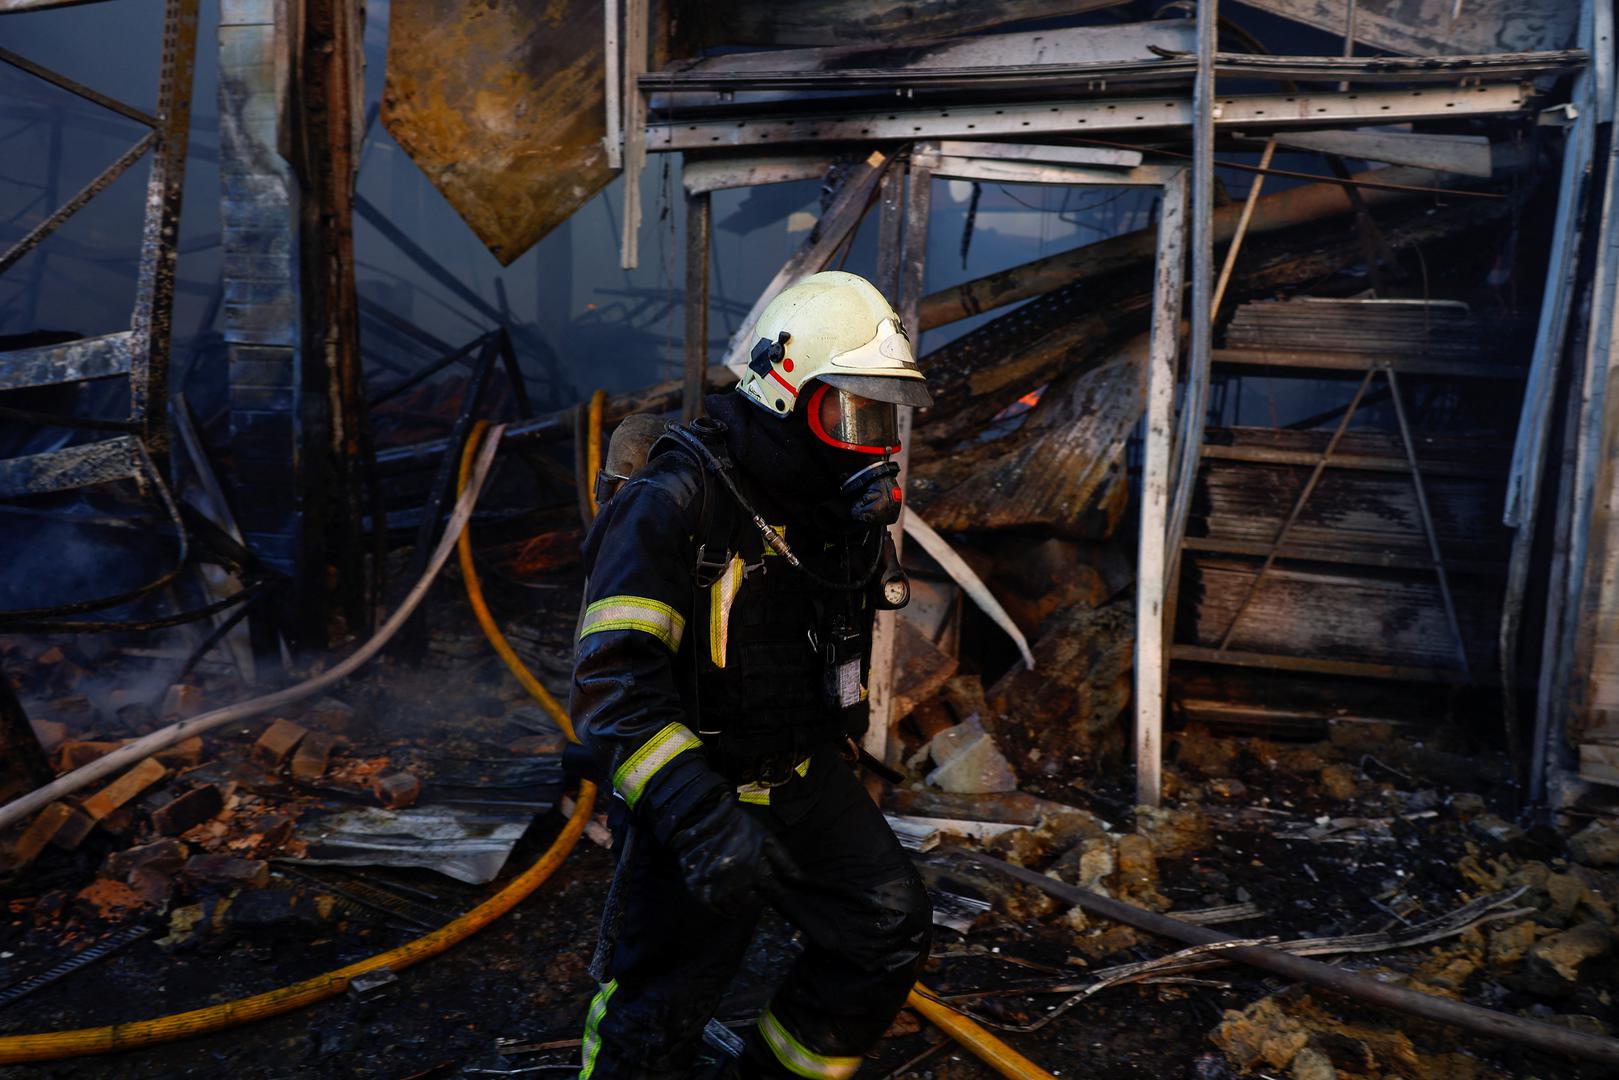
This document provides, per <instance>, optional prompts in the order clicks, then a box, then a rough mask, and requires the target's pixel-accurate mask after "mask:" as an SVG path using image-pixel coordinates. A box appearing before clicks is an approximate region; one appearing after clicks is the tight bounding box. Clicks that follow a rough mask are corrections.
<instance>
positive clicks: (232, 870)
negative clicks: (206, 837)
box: [185, 855, 270, 889]
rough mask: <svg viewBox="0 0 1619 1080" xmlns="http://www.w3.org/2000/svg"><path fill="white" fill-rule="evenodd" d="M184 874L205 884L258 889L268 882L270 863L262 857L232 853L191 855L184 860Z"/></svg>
mask: <svg viewBox="0 0 1619 1080" xmlns="http://www.w3.org/2000/svg"><path fill="white" fill-rule="evenodd" d="M185 875H186V877H188V878H190V879H192V880H193V881H198V882H201V883H203V884H205V885H240V886H246V887H248V888H254V889H258V888H263V887H264V886H265V885H268V884H269V883H270V864H269V863H267V862H265V861H264V860H263V859H238V858H236V857H235V856H234V855H193V856H191V858H189V859H187V860H186V864H185Z"/></svg>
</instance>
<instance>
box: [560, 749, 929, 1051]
mask: <svg viewBox="0 0 1619 1080" xmlns="http://www.w3.org/2000/svg"><path fill="white" fill-rule="evenodd" d="M742 808H743V810H744V811H745V812H747V813H750V814H754V815H756V816H757V818H758V820H760V821H761V822H764V823H765V824H766V825H767V826H768V827H769V828H770V829H771V831H772V832H774V833H775V835H776V836H777V837H779V838H780V839H781V841H782V843H783V844H784V845H785V846H786V847H787V850H788V851H789V852H790V853H791V854H792V857H793V859H794V860H795V861H796V862H797V864H798V869H799V871H800V873H801V875H802V878H801V880H799V881H797V882H794V883H791V884H789V885H788V886H787V887H786V891H785V893H784V894H783V895H781V896H779V897H776V898H775V899H774V900H772V903H774V905H775V906H776V907H777V908H778V909H779V910H780V911H781V913H782V914H783V915H784V916H786V917H787V919H788V920H789V921H790V922H791V923H792V924H793V925H794V926H795V927H796V928H797V929H798V930H799V931H800V932H801V933H802V935H803V943H804V946H805V948H804V951H803V953H802V954H801V955H800V956H799V958H798V960H797V962H796V963H795V964H794V965H793V967H792V969H791V970H790V971H788V973H787V976H786V978H785V980H784V981H783V982H782V984H781V986H780V988H779V989H778V990H777V992H776V995H775V997H774V999H773V1000H772V1002H771V1004H770V1007H769V1009H768V1010H767V1011H766V1012H765V1013H764V1014H763V1015H762V1016H761V1017H760V1023H759V1027H758V1030H756V1031H755V1032H753V1033H751V1034H750V1037H749V1040H748V1043H749V1050H748V1059H749V1060H748V1064H747V1066H746V1068H745V1071H744V1075H747V1076H760V1077H811V1078H815V1077H826V1078H828V1080H842V1078H844V1077H848V1076H852V1075H854V1073H855V1071H856V1070H857V1069H858V1068H859V1065H860V1056H861V1055H862V1054H864V1053H865V1052H866V1051H867V1050H868V1049H870V1048H871V1047H872V1046H873V1045H874V1044H875V1043H876V1042H877V1040H878V1039H879V1038H880V1037H881V1036H882V1033H883V1032H884V1031H885V1030H886V1029H887V1027H888V1025H889V1023H890V1022H892V1020H893V1018H894V1016H895V1015H896V1014H897V1013H898V1012H899V1010H900V1007H901V1006H902V1005H903V1004H904V1003H905V997H906V994H907V993H908V992H909V990H910V988H911V986H912V984H913V983H914V982H915V980H916V975H917V971H918V969H919V968H920V966H921V964H922V962H923V961H924V960H925V959H926V958H927V951H928V941H929V936H930V930H931V926H932V912H931V910H930V907H929V904H928V898H927V892H926V890H925V889H924V888H923V885H922V881H921V879H920V878H919V877H918V875H917V873H916V869H915V867H913V866H912V865H911V861H910V859H909V857H907V856H906V854H905V851H904V849H903V848H901V847H900V845H899V841H897V840H896V839H894V834H893V832H892V830H890V829H889V827H888V823H887V822H886V821H884V820H883V816H882V813H881V811H879V810H878V809H877V807H876V806H875V805H874V804H873V803H872V801H871V797H870V796H869V795H867V793H866V790H865V788H864V787H862V786H861V784H860V782H859V780H858V779H857V778H856V777H855V775H854V772H853V771H852V770H851V769H850V767H849V766H848V765H847V764H846V763H845V762H844V761H843V760H842V759H841V758H840V757H839V756H838V754H837V751H836V749H835V748H832V747H827V748H824V749H822V750H818V751H816V752H815V753H814V754H813V755H812V757H811V760H810V765H809V769H808V770H807V771H806V772H805V774H804V775H803V776H802V777H795V778H794V779H793V780H792V781H791V782H789V783H787V784H785V785H783V786H781V787H777V788H772V789H770V793H769V801H768V804H761V802H760V796H759V795H758V794H754V795H750V796H749V797H748V798H747V799H746V800H744V802H743V806H742ZM625 859H626V862H625V863H624V864H623V865H621V866H620V868H619V874H620V875H621V878H620V881H619V884H618V888H619V890H620V892H621V895H623V896H624V905H625V906H624V913H623V921H622V924H621V926H620V928H619V933H618V937H617V941H616V942H615V943H614V946H613V951H612V954H611V955H612V960H611V964H610V970H609V975H610V979H609V981H608V982H607V983H605V984H603V986H602V987H601V991H600V992H599V993H598V994H597V995H596V997H595V999H594V1000H593V1001H592V1002H591V1005H590V1009H589V1012H588V1015H587V1016H586V1021H585V1036H584V1046H583V1067H582V1068H581V1070H580V1073H579V1076H580V1080H677V1078H682V1077H686V1076H688V1075H689V1072H690V1070H691V1068H692V1065H693V1062H694V1061H695V1060H696V1057H697V1054H698V1051H699V1048H700V1047H701V1044H702V1031H703V1026H704V1025H705V1024H706V1023H707V1022H708V1020H709V1018H710V1017H712V1016H713V1014H714V1010H715V1008H716V1007H717V1006H718V1005H719V1002H720V997H721V995H722V994H723V993H724V991H725V988H726V985H727V984H728V983H729V981H730V979H731V976H732V975H733V974H734V973H735V971H736V969H737V967H738V965H739V964H740V963H741V960H742V957H743V954H744V952H746V950H747V947H748V944H749V942H750V941H751V939H752V937H753V933H754V929H755V927H756V925H757V923H758V920H759V915H760V913H761V911H762V905H761V907H760V908H758V909H755V910H753V911H751V912H748V913H747V914H746V915H744V916H741V917H737V918H724V917H721V916H719V915H715V914H714V913H712V912H710V911H709V910H707V909H706V908H703V907H701V906H699V905H698V904H697V902H696V901H695V900H693V899H692V898H691V897H690V896H688V895H687V893H686V889H685V886H684V884H683V883H682V881H681V877H680V869H679V867H678V866H677V865H676V863H675V860H674V857H673V856H672V855H671V853H670V852H668V851H667V850H664V849H661V848H660V847H659V846H658V845H657V844H656V842H655V841H654V840H653V839H652V837H651V834H650V833H649V832H648V831H647V830H645V829H641V830H639V831H638V832H637V833H636V837H635V842H634V844H633V845H631V848H630V851H629V852H628V854H627V855H626V856H625Z"/></svg>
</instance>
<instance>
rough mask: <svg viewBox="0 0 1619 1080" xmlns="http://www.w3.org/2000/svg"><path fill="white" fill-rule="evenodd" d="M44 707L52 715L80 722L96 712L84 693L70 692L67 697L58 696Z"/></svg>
mask: <svg viewBox="0 0 1619 1080" xmlns="http://www.w3.org/2000/svg"><path fill="white" fill-rule="evenodd" d="M45 708H46V710H47V711H48V712H49V713H50V714H51V715H52V716H59V717H62V718H64V719H71V720H79V721H81V722H82V721H84V720H87V719H89V718H90V717H93V716H95V714H96V707H95V705H94V704H93V703H91V701H90V698H89V696H88V695H85V694H70V695H68V696H67V697H59V698H57V699H56V700H55V701H53V702H51V703H50V704H48V705H46V706H45Z"/></svg>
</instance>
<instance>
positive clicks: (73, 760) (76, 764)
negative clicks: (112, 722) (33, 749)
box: [56, 739, 123, 772]
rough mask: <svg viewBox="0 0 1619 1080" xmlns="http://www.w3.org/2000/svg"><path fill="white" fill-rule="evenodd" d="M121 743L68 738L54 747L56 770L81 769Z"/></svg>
mask: <svg viewBox="0 0 1619 1080" xmlns="http://www.w3.org/2000/svg"><path fill="white" fill-rule="evenodd" d="M122 745H123V743H116V742H100V741H90V740H85V739H69V740H68V741H67V742H65V743H63V744H62V745H61V746H59V747H57V748H56V771H57V772H72V771H73V770H74V769H81V768H83V767H84V766H86V765H88V764H90V763H91V762H92V761H95V760H96V759H97V758H102V757H106V756H107V755H108V754H110V753H112V752H113V751H114V750H116V749H118V748H119V747H120V746H122Z"/></svg>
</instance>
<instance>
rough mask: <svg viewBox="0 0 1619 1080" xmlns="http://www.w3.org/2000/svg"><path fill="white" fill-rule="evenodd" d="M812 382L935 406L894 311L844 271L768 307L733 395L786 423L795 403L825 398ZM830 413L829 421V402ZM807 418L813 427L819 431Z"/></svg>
mask: <svg viewBox="0 0 1619 1080" xmlns="http://www.w3.org/2000/svg"><path fill="white" fill-rule="evenodd" d="M811 382H819V383H821V384H825V385H826V386H828V387H830V388H835V389H836V390H839V391H843V392H844V393H845V394H846V395H856V396H858V397H860V398H865V399H869V400H872V401H880V402H889V403H892V404H895V405H931V404H933V398H932V395H930V394H929V393H928V389H927V382H926V380H925V379H924V378H923V376H922V372H921V371H920V370H919V369H918V368H917V366H916V357H915V356H914V355H913V354H912V352H911V339H910V337H909V335H907V334H906V332H905V327H904V326H902V325H901V324H900V320H899V316H898V315H897V314H895V312H894V308H893V306H892V305H891V304H889V302H888V301H887V300H885V299H884V298H883V294H882V293H880V292H878V291H877V287H876V286H875V285H873V284H872V283H871V282H869V281H867V280H866V279H865V278H863V277H860V276H859V275H858V274H848V273H844V272H843V271H841V270H826V271H823V272H821V273H819V274H812V275H811V276H809V277H807V278H805V279H804V280H803V281H800V282H799V283H798V284H796V285H793V286H791V287H790V288H787V289H784V290H782V292H781V294H780V295H779V296H777V297H776V298H775V299H774V300H772V301H770V303H769V304H768V305H767V306H766V307H765V309H764V312H763V313H762V314H761V315H760V316H759V321H758V323H756V324H755V325H754V330H753V334H752V349H751V353H750V356H749V362H748V367H747V369H746V370H745V371H744V372H743V373H742V380H741V382H740V383H739V384H738V387H737V388H738V389H739V390H740V391H741V392H742V394H743V395H745V396H746V397H748V398H749V399H750V400H752V401H753V402H755V403H756V404H758V405H760V406H762V407H763V408H764V409H765V410H766V411H768V412H771V413H774V414H775V415H777V416H779V417H782V418H786V417H788V416H791V415H792V414H793V412H794V410H795V409H796V408H797V407H798V405H799V402H800V399H802V400H803V402H804V403H805V404H806V405H807V404H808V403H809V402H810V400H811V398H812V397H813V398H816V399H817V400H819V399H821V398H824V397H825V394H824V393H820V394H818V393H817V391H819V389H820V388H819V387H817V386H809V385H807V384H809V383H811ZM827 406H828V408H827V412H828V414H829V415H830V414H831V412H832V410H833V403H832V402H830V401H828V402H827ZM810 419H811V426H812V427H816V428H818V427H819V426H820V425H817V424H815V422H814V421H815V417H814V416H813V415H812V416H811V418H810ZM817 434H822V433H821V431H820V430H817ZM849 434H850V435H851V438H852V433H849ZM822 438H827V441H829V442H833V443H834V444H837V443H839V442H846V441H848V440H843V439H838V438H828V437H827V436H826V435H824V434H822Z"/></svg>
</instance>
